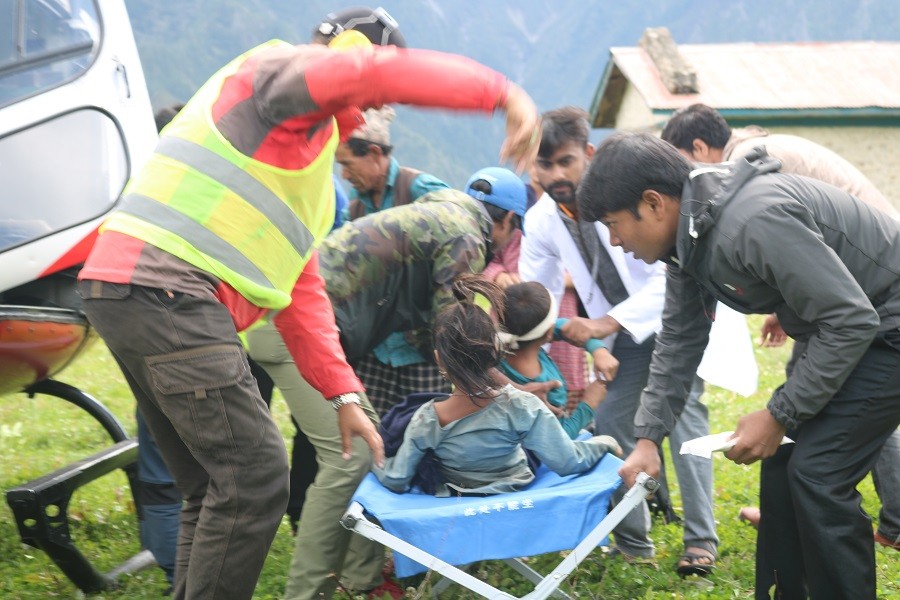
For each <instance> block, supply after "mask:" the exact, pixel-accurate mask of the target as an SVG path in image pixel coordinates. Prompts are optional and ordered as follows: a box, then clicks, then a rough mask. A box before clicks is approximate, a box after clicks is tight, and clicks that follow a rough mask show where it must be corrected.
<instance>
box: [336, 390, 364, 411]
mask: <svg viewBox="0 0 900 600" xmlns="http://www.w3.org/2000/svg"><path fill="white" fill-rule="evenodd" d="M345 404H359V394H357V393H356V392H348V393H346V394H341V395H340V396H335V397H334V398H332V399H331V405H332V406H333V407H334V410H338V409H339V408H340V407H342V406H344V405H345Z"/></svg>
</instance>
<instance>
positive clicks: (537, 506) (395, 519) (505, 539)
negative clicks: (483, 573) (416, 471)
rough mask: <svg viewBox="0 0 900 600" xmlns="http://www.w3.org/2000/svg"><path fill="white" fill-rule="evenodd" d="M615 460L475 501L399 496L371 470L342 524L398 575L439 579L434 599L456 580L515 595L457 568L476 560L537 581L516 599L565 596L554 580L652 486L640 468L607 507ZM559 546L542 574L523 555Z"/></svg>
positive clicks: (490, 594)
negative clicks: (373, 545) (383, 553)
mask: <svg viewBox="0 0 900 600" xmlns="http://www.w3.org/2000/svg"><path fill="white" fill-rule="evenodd" d="M621 464H622V461H621V460H620V459H618V458H616V457H615V456H612V455H611V454H607V455H606V456H605V457H604V458H603V459H602V460H601V461H600V462H599V463H598V464H597V465H596V466H595V467H594V468H593V469H591V470H590V471H588V472H586V473H583V474H580V475H571V476H566V477H560V476H559V475H556V474H555V473H553V472H552V471H550V470H548V469H547V468H546V467H541V468H539V469H538V471H537V473H536V474H535V475H536V477H535V480H534V481H533V482H532V483H531V484H530V485H529V486H528V487H527V488H525V489H523V490H520V491H517V492H514V493H508V494H497V495H493V496H483V497H473V496H459V497H450V498H436V497H434V496H429V495H425V494H421V493H414V492H410V493H405V494H398V493H396V492H393V491H391V490H389V489H387V488H385V487H384V486H382V485H381V484H380V483H379V482H378V480H377V479H376V478H375V476H374V475H373V474H371V473H370V474H368V475H367V476H366V477H365V479H363V481H362V482H361V483H360V486H359V488H358V489H357V491H356V493H355V494H354V496H353V498H352V499H351V502H350V506H349V508H348V509H347V511H346V512H345V513H344V515H343V517H342V519H341V523H342V524H343V525H344V527H346V528H347V529H350V530H352V531H354V532H356V533H357V534H360V535H362V536H364V537H366V538H369V539H371V540H374V541H376V542H378V543H380V544H383V545H384V546H386V547H388V548H390V549H391V550H392V551H393V558H394V568H395V572H396V575H397V577H409V576H411V575H415V574H417V573H422V572H424V571H427V570H431V571H433V572H435V573H437V574H438V575H439V576H442V577H443V578H444V579H443V580H440V581H438V582H437V583H435V584H434V585H433V587H432V593H433V595H434V596H435V597H437V594H438V593H439V592H440V591H442V590H443V589H445V588H446V587H447V586H449V585H451V584H452V583H453V582H456V583H458V584H460V585H462V586H464V587H466V588H468V589H470V590H472V591H473V592H475V593H477V594H480V595H481V596H483V597H485V598H494V599H510V598H516V597H515V596H512V595H510V594H509V593H507V592H504V591H502V590H499V589H497V588H495V587H493V586H492V585H489V584H488V583H485V582H484V581H481V580H480V579H477V578H476V577H474V576H473V575H471V574H469V573H468V572H466V570H464V567H465V566H466V565H469V564H471V563H474V562H478V561H483V560H503V561H506V562H507V564H509V565H510V566H511V567H512V568H513V569H514V570H515V571H516V572H517V573H519V574H520V575H522V576H524V577H526V578H527V579H529V580H530V581H531V582H533V583H534V584H535V587H534V589H533V591H531V592H530V593H528V594H527V595H525V596H522V597H521V598H522V599H528V600H538V599H543V598H549V597H551V596H552V597H556V598H568V597H569V596H568V595H566V594H565V593H564V592H563V591H562V590H560V589H559V585H560V584H561V583H562V582H563V581H564V580H565V579H566V578H567V577H568V576H569V575H570V574H571V573H572V572H573V571H574V570H575V568H576V567H578V565H579V564H580V563H581V562H582V561H583V560H584V559H585V558H586V557H587V556H588V555H589V554H590V553H591V552H592V551H593V550H595V549H596V548H597V546H598V545H601V544H602V543H603V542H604V541H605V540H606V538H607V536H608V535H609V533H610V532H611V531H612V530H613V528H614V527H615V526H616V525H618V524H619V522H620V521H621V520H622V519H623V518H624V517H625V516H626V515H627V514H628V513H629V512H630V511H631V510H633V509H634V508H635V507H636V506H638V505H639V504H640V503H642V502H643V501H644V500H645V498H647V497H648V496H650V495H652V494H653V492H654V491H656V489H657V487H658V482H657V481H656V480H654V479H653V478H651V477H649V476H648V475H646V474H644V473H641V474H639V475H638V478H637V483H636V485H635V486H634V487H633V488H632V489H630V490H629V491H628V493H627V494H626V495H625V497H624V499H622V500H621V501H620V502H619V503H618V504H617V505H616V506H615V507H614V508H613V509H612V510H609V507H610V500H611V498H612V495H613V492H614V491H615V490H616V489H617V488H618V487H619V486H620V485H621V479H620V478H619V476H618V469H619V466H620V465H621ZM564 550H571V552H569V553H568V554H567V555H566V556H565V557H564V558H563V559H562V560H561V562H560V563H559V565H558V566H557V567H556V568H555V569H553V571H552V572H550V573H548V574H547V575H541V574H539V573H537V572H536V571H534V570H533V569H532V568H531V567H529V566H528V565H526V564H525V562H524V561H523V560H521V558H522V557H530V556H535V555H538V554H546V553H548V552H557V551H564Z"/></svg>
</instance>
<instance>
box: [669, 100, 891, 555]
mask: <svg viewBox="0 0 900 600" xmlns="http://www.w3.org/2000/svg"><path fill="white" fill-rule="evenodd" d="M661 137H662V139H663V140H664V141H667V142H669V143H670V144H672V145H673V146H675V148H676V149H678V151H679V152H680V153H681V154H682V156H685V157H687V158H688V159H689V160H692V161H695V162H699V163H719V162H725V161H732V160H737V159H739V158H742V157H743V156H745V155H747V154H748V153H749V152H752V151H753V150H754V149H755V148H757V147H760V146H762V147H764V148H765V149H766V153H767V154H768V155H769V156H771V157H773V158H777V159H778V160H779V161H781V172H782V173H791V174H794V175H803V176H804V177H812V178H813V179H818V180H819V181H824V182H825V183H830V184H831V185H833V186H835V187H838V188H840V189H842V190H844V191H845V192H847V193H849V194H852V195H853V196H855V197H857V198H859V199H860V200H862V201H863V202H865V203H866V204H868V205H869V206H872V207H874V208H877V209H878V210H881V211H883V212H885V213H887V214H889V215H891V216H892V217H894V218H895V219H900V212H898V211H897V209H895V208H894V207H893V206H892V205H891V203H890V202H889V201H888V199H887V198H885V197H884V196H883V195H882V194H881V192H880V191H879V190H878V188H876V187H875V185H874V184H873V183H872V182H871V181H870V180H869V178H868V177H866V176H865V175H864V174H863V173H862V172H861V171H859V170H858V169H857V168H856V167H854V166H853V165H852V164H850V163H849V162H848V161H846V160H844V158H842V157H841V156H839V155H838V154H836V153H835V152H832V151H831V150H829V149H828V148H826V147H824V146H821V145H819V144H816V143H815V142H812V141H810V140H807V139H805V138H802V137H799V136H796V135H787V134H770V133H769V132H768V131H766V130H765V129H763V128H762V127H757V126H756V125H750V126H748V127H744V128H741V129H732V128H731V127H730V126H729V125H728V123H727V122H726V121H725V119H724V117H722V115H721V114H720V113H719V111H717V110H716V109H714V108H712V107H710V106H706V105H705V104H692V105H690V106H687V107H685V108H681V109H679V110H677V111H675V113H674V114H673V115H672V117H671V118H670V119H669V120H668V122H667V123H666V125H665V127H664V128H663V131H662V135H661ZM761 333H762V344H763V345H764V346H769V347H772V346H780V345H782V344H784V342H785V341H786V338H787V336H786V335H784V330H783V329H782V328H781V326H780V325H779V323H778V319H777V318H776V317H775V316H774V315H769V316H768V317H767V318H766V320H765V321H764V322H763V326H762V332H761ZM805 352H806V344H805V343H804V342H802V341H796V340H795V342H794V348H793V350H792V353H791V359H790V360H789V361H788V363H787V366H786V369H787V370H788V375H790V370H791V368H793V365H794V364H795V363H796V362H797V360H799V358H800V357H801V356H802V355H803V354H804V353H805ZM872 480H873V481H874V483H875V492H876V493H877V494H878V497H879V499H880V500H881V511H880V512H879V518H878V528H877V529H876V531H875V541H877V542H878V543H879V544H882V545H884V546H888V547H891V548H895V549H900V430H897V431H895V432H894V433H893V434H892V435H891V437H889V438H888V441H887V442H886V443H885V445H884V447H883V448H882V450H881V453H880V454H879V458H878V461H877V462H876V463H875V467H874V468H873V469H872ZM741 518H742V519H745V520H747V521H749V522H750V523H751V524H752V525H753V526H754V527H759V519H760V512H759V509H757V508H754V507H744V508H742V509H741Z"/></svg>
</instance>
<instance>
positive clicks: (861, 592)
mask: <svg viewBox="0 0 900 600" xmlns="http://www.w3.org/2000/svg"><path fill="white" fill-rule="evenodd" d="M780 166H781V165H780V163H779V162H778V161H777V160H774V159H772V158H770V157H768V156H767V155H766V153H765V150H763V149H760V150H759V151H757V152H755V153H751V154H749V155H747V156H746V157H744V158H743V159H741V160H740V161H738V162H737V163H736V164H735V165H733V166H721V167H718V166H716V167H712V166H710V167H704V168H702V169H697V170H696V171H692V167H691V165H690V163H688V162H687V160H685V159H684V157H682V156H681V155H680V154H679V153H678V152H677V151H676V150H675V148H673V147H672V146H670V145H669V144H667V143H666V142H663V141H661V140H659V139H657V138H655V137H653V136H650V135H646V134H618V135H614V136H612V137H611V138H609V139H607V140H606V141H605V142H604V143H603V144H602V145H601V146H600V148H598V150H597V152H596V154H595V156H594V159H593V161H592V163H591V165H590V167H589V169H588V172H587V175H586V176H585V178H584V180H583V181H582V184H581V187H580V188H579V190H578V202H579V210H580V211H581V213H582V214H584V215H585V218H589V219H593V220H602V221H603V223H604V224H606V226H607V227H608V228H609V230H610V237H611V240H612V243H614V244H616V245H619V246H621V247H622V248H623V249H625V250H626V251H629V252H632V253H633V254H634V255H635V256H636V257H637V258H640V259H642V260H645V261H655V260H664V261H666V262H667V263H668V274H667V286H666V307H665V310H664V312H663V328H662V331H661V332H660V334H659V335H658V337H657V346H656V351H655V353H654V356H653V361H652V363H651V367H650V378H649V381H648V384H647V388H646V390H645V391H644V394H643V396H642V399H641V409H640V410H639V411H638V413H637V415H636V417H635V432H636V435H637V437H638V438H639V440H638V442H637V445H636V447H635V450H634V452H633V453H632V454H631V455H630V456H629V457H628V458H627V459H626V461H625V464H624V465H623V466H622V468H621V470H620V473H621V475H622V476H623V478H624V479H625V480H626V482H627V483H629V484H632V483H633V482H634V477H635V473H637V472H639V471H647V472H648V473H650V474H651V475H652V474H653V473H655V472H656V470H658V468H659V457H658V453H657V447H658V444H659V443H660V442H661V440H662V438H663V437H665V435H666V434H667V433H668V432H669V431H670V430H671V429H672V426H673V425H674V423H675V421H676V420H677V419H678V415H679V414H680V412H681V409H682V407H683V406H684V399H685V396H686V394H687V391H688V389H689V387H690V376H689V374H690V373H693V372H694V370H695V369H696V366H697V364H698V363H699V361H700V357H701V354H702V349H703V348H704V347H705V345H706V340H707V338H708V333H709V327H710V319H711V317H712V316H714V315H710V314H709V310H710V309H711V308H712V307H714V306H715V304H714V300H718V301H720V302H724V303H726V304H727V305H729V306H731V307H732V308H734V309H736V310H738V311H740V312H743V313H746V314H752V313H758V314H769V313H772V312H775V313H776V314H777V315H778V318H779V320H780V321H781V323H782V326H783V327H784V329H785V331H786V332H787V333H788V334H789V335H791V336H792V337H794V338H797V339H801V340H805V341H806V342H807V343H808V347H807V351H806V353H805V355H804V356H802V357H800V359H799V360H798V361H797V364H796V365H795V367H794V369H793V371H792V373H791V375H790V377H788V379H787V381H786V382H785V383H784V385H782V386H781V387H779V388H778V389H776V390H775V392H774V393H773V395H772V398H771V400H770V401H769V403H768V404H767V407H766V408H765V409H763V410H759V411H756V412H753V413H750V414H748V415H745V416H744V417H742V418H741V419H740V420H739V421H738V423H737V426H736V427H735V433H734V439H735V444H734V447H733V448H732V449H731V450H729V451H728V452H727V453H726V456H727V457H728V458H729V459H731V460H733V461H734V462H736V463H739V464H750V463H753V462H755V461H757V460H760V459H765V460H764V462H763V465H762V475H761V482H760V508H761V510H762V512H763V519H762V522H761V527H760V531H759V537H758V540H757V572H756V597H757V598H769V590H770V588H771V587H772V586H773V585H774V586H776V595H777V597H784V598H806V597H812V598H872V599H874V598H875V572H874V562H875V561H874V549H873V547H872V544H871V541H870V540H871V537H870V536H871V524H870V520H869V519H868V518H867V517H866V516H865V514H864V513H863V511H862V508H861V503H860V496H859V493H858V492H857V491H856V486H857V484H858V483H859V482H860V480H861V479H862V478H863V477H864V476H865V474H866V473H868V471H869V470H870V469H871V468H872V465H873V464H874V462H875V460H876V458H877V455H878V451H879V450H880V448H881V446H882V444H883V443H884V441H885V440H886V439H887V437H888V436H889V435H890V434H891V433H892V432H893V431H894V429H896V428H897V425H898V424H900V254H898V253H897V250H896V248H897V247H898V245H900V225H898V223H897V222H896V221H895V220H893V219H891V218H890V217H889V216H887V215H886V214H884V213H882V212H880V211H877V210H875V209H872V208H871V207H869V206H867V205H866V204H864V203H863V202H861V201H859V200H858V199H856V198H854V197H853V196H851V195H850V194H848V193H846V192H844V191H841V190H839V189H837V188H835V187H832V186H829V185H827V184H824V183H821V182H819V181H815V180H812V179H808V178H805V177H798V176H793V175H787V174H783V173H778V172H777V171H778V169H779V168H780ZM785 434H787V435H788V436H790V437H791V438H792V439H793V440H795V441H796V444H788V445H784V446H779V444H780V442H781V441H782V438H783V437H784V436H785Z"/></svg>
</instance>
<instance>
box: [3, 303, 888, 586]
mask: <svg viewBox="0 0 900 600" xmlns="http://www.w3.org/2000/svg"><path fill="white" fill-rule="evenodd" d="M753 322H754V323H755V322H756V321H753ZM786 356H787V349H781V350H777V351H772V350H761V349H758V350H757V359H758V361H759V364H760V371H761V379H760V389H761V390H762V391H761V392H760V393H758V394H756V395H755V396H753V397H751V398H746V399H745V398H742V397H740V396H736V395H735V394H731V393H729V392H725V391H723V390H720V389H717V388H714V389H711V390H710V391H709V392H708V393H707V394H706V396H705V401H706V402H707V404H708V405H709V407H710V418H711V421H712V429H713V431H721V430H724V429H731V428H733V426H734V423H735V421H736V419H737V418H738V417H739V416H740V415H742V414H744V413H745V412H748V411H750V410H752V409H755V408H757V407H760V406H762V405H763V404H764V402H765V398H766V392H767V391H768V390H771V389H772V388H773V387H775V386H776V385H778V384H779V383H780V381H781V379H782V364H783V361H784V359H785V358H786ZM60 379H61V380H63V381H66V382H69V383H72V384H77V385H78V386H79V387H81V389H83V390H84V391H85V392H87V393H89V394H91V395H92V396H94V397H95V398H97V399H99V400H101V401H102V402H104V403H105V404H106V405H107V406H108V407H109V408H110V409H111V410H112V411H113V412H114V413H115V414H116V415H117V416H118V417H119V419H121V420H122V422H123V423H125V424H126V427H127V428H128V429H129V430H131V431H133V430H134V419H133V416H132V411H133V409H134V407H133V401H132V399H131V397H130V394H129V392H128V390H127V388H126V386H125V384H124V383H123V381H122V378H121V376H120V375H119V373H118V370H117V367H116V365H115V364H114V362H113V361H112V359H111V357H110V356H109V354H108V352H107V351H106V349H105V347H104V346H103V345H102V343H97V344H95V345H94V346H93V347H92V348H91V349H90V350H89V351H88V352H87V354H85V355H84V356H82V357H81V359H80V360H79V361H77V362H76V363H75V364H74V365H72V367H70V368H69V369H68V370H67V371H66V372H65V373H64V374H63V376H62V377H60ZM273 410H274V411H275V415H276V419H277V420H278V423H279V425H280V426H281V427H282V431H283V432H284V433H285V434H286V435H287V434H289V433H290V424H289V421H288V415H287V409H286V407H285V405H284V402H282V401H280V400H279V399H277V396H276V400H275V401H274V403H273ZM106 444H107V438H106V436H105V433H103V432H102V430H100V428H99V426H98V425H97V424H96V423H95V422H93V421H92V420H91V419H90V418H89V417H87V416H86V415H85V413H83V412H81V411H79V410H77V409H75V408H72V407H69V406H68V405H66V403H64V402H62V401H60V400H56V399H52V398H46V397H45V398H41V397H37V398H34V399H29V398H27V397H26V396H24V395H21V394H20V395H14V396H7V397H3V398H0V457H2V458H0V488H2V489H3V490H6V489H9V488H10V487H13V486H15V485H17V484H20V483H22V482H24V481H27V480H30V479H32V478H35V477H37V476H40V475H43V474H45V473H47V472H49V471H51V470H52V469H55V468H57V467H59V466H61V465H63V464H66V463H68V462H71V461H74V460H76V459H78V458H82V457H84V456H87V455H88V454H90V453H92V452H96V451H97V450H99V449H101V448H103V447H104V446H105V445H106ZM715 469H716V479H715V488H716V491H715V498H716V507H715V510H716V518H717V520H718V523H719V536H720V537H721V539H722V542H721V546H720V550H721V556H720V560H719V568H718V570H717V571H716V573H715V575H714V576H713V577H712V578H711V580H710V581H709V582H704V581H697V580H694V581H692V580H687V581H682V580H680V579H679V578H678V577H677V576H676V575H675V574H674V572H673V570H672V569H671V565H672V564H673V563H674V561H675V559H676V557H677V555H678V554H679V553H680V551H681V528H680V527H679V526H677V525H664V524H663V523H662V522H661V521H660V522H657V523H655V524H654V529H653V538H654V540H655V541H656V542H657V548H658V561H657V562H658V568H653V567H649V566H631V565H627V564H625V563H623V562H621V561H620V560H617V559H605V558H604V557H603V556H602V554H601V553H600V552H595V553H594V554H593V555H592V556H590V557H588V559H586V560H585V561H584V562H583V563H582V565H581V567H580V568H579V569H578V570H577V571H576V573H575V574H573V576H572V577H571V578H570V579H569V581H568V582H567V583H566V584H564V586H563V587H564V589H567V590H568V591H569V593H570V594H571V595H573V596H575V597H578V598H601V597H602V598H605V599H607V600H615V599H626V598H629V599H630V598H644V599H662V598H666V599H670V598H722V599H724V598H745V597H750V596H751V595H752V585H753V551H754V531H753V530H752V529H751V528H749V527H748V526H746V525H743V524H741V523H740V522H738V520H737V519H736V515H737V512H738V510H739V508H740V507H741V506H744V505H747V504H753V503H754V502H755V497H756V493H757V489H758V469H757V467H756V466H750V467H746V466H738V465H735V464H733V463H731V462H728V461H727V460H724V459H723V458H721V457H718V458H716V459H715ZM860 489H861V492H862V494H863V498H864V507H865V509H866V510H867V511H868V512H869V514H871V515H877V513H878V499H877V496H876V495H875V493H874V490H873V488H872V483H871V479H870V478H867V479H866V480H865V481H864V482H863V484H862V485H861V488H860ZM673 493H674V495H675V498H674V500H675V503H676V504H678V502H679V500H678V497H677V490H673ZM69 514H70V521H71V524H72V529H73V533H72V535H73V538H74V539H76V540H77V541H78V545H79V547H80V548H82V550H83V551H84V553H85V554H86V555H88V556H89V557H90V558H91V559H92V560H93V561H95V563H96V565H97V567H98V568H99V569H100V570H108V569H111V568H112V567H113V566H115V565H116V564H118V563H119V562H121V561H122V560H124V559H125V558H127V557H128V556H130V555H131V554H133V553H135V552H136V551H137V550H138V541H137V533H136V525H135V521H136V519H135V515H134V507H133V503H132V502H131V499H130V492H129V490H128V485H127V481H126V478H125V476H124V475H123V474H121V473H114V474H110V475H108V476H106V477H103V478H101V479H99V480H97V481H95V482H92V483H91V484H89V485H87V486H85V487H83V488H81V489H79V490H78V491H77V492H76V493H75V495H74V496H73V498H72V502H71V505H70V508H69ZM291 552H292V538H291V536H290V529H289V528H288V526H287V524H286V523H285V524H283V525H282V528H281V530H280V531H279V534H278V536H277V537H276V540H275V544H274V546H273V548H272V550H271V552H270V553H269V557H268V560H267V562H266V566H265V570H264V571H263V574H262V577H261V578H260V582H259V586H258V588H257V593H256V596H255V597H256V598H260V599H264V598H265V599H269V598H279V597H281V592H282V590H283V588H284V582H285V574H286V572H287V568H288V564H289V561H290V557H291ZM876 559H877V570H878V590H879V597H880V598H884V599H895V598H900V554H898V553H897V552H895V551H888V550H886V549H883V548H881V547H879V548H878V550H877V554H876ZM558 560H559V557H558V556H544V557H539V558H538V559H536V560H535V561H534V563H535V564H536V565H537V568H538V569H539V570H541V569H542V568H546V567H547V565H549V566H550V567H551V568H552V566H555V564H556V562H557V561H558ZM480 572H481V575H482V576H483V577H485V578H486V579H487V580H488V581H489V582H490V583H492V584H493V585H496V586H500V587H502V588H503V589H505V590H507V591H509V592H510V593H512V594H516V595H523V594H525V593H526V592H527V591H528V589H529V588H527V587H526V586H524V585H521V584H519V583H517V582H518V581H519V579H517V578H516V577H515V576H513V575H511V574H510V572H508V571H507V570H505V569H503V568H497V567H495V566H493V565H490V566H487V565H482V566H481V568H480ZM409 583H416V582H409ZM427 586H428V584H427V582H426V583H423V584H420V585H418V586H417V587H418V588H419V589H420V590H425V589H427ZM517 586H518V587H517ZM164 588H165V581H164V578H163V577H162V574H161V572H160V571H159V570H158V569H150V570H147V571H143V572H140V573H137V574H134V575H131V576H129V577H126V578H125V579H124V580H123V587H122V588H121V589H120V590H117V591H114V592H107V593H104V594H102V595H99V596H98V597H102V598H122V599H124V598H128V599H140V598H159V597H160V593H161V591H162V590H163V589H164ZM77 594H78V592H77V590H76V589H75V587H74V586H73V585H72V584H71V583H70V582H69V581H68V579H66V578H65V577H64V576H63V575H62V573H61V572H60V571H59V569H58V568H57V567H56V566H55V565H54V564H53V563H52V562H51V561H49V559H48V558H47V557H46V555H44V553H43V552H41V551H39V550H36V549H33V548H30V547H28V546H24V545H22V544H21V543H20V542H19V537H18V532H17V531H16V528H15V525H14V522H13V520H12V514H11V512H10V510H9V507H8V506H7V504H6V502H3V503H0V597H2V598H17V599H18V598H22V599H32V598H33V599H38V598H56V597H61V598H70V597H73V596H76V595H77ZM415 596H416V595H411V597H415ZM344 597H345V598H349V596H346V595H345V596H344ZM423 597H424V596H423ZM444 597H445V598H474V597H475V596H474V595H466V594H465V593H464V592H462V591H461V590H460V588H459V587H453V588H451V591H449V592H447V593H445V595H444Z"/></svg>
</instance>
